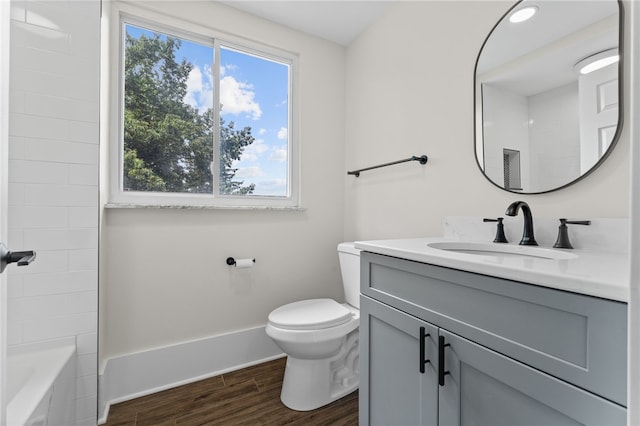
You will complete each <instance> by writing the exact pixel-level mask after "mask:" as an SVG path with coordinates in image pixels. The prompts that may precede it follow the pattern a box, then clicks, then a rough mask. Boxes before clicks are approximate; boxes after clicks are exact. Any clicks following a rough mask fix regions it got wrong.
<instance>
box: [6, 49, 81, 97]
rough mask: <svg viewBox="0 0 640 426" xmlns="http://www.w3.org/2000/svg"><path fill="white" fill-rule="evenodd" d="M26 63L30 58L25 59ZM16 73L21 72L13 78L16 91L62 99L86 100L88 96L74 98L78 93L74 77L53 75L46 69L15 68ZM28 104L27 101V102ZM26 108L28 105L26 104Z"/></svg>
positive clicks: (12, 82)
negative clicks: (74, 94)
mask: <svg viewBox="0 0 640 426" xmlns="http://www.w3.org/2000/svg"><path fill="white" fill-rule="evenodd" d="M24 60H25V61H26V60H28V58H25V59H24ZM13 72H14V73H17V72H19V75H18V76H16V77H15V78H12V81H11V84H12V87H13V89H14V90H21V91H24V92H30V93H40V94H43V95H48V96H57V97H61V98H71V97H78V98H79V99H84V98H86V97H87V96H86V95H81V96H77V95H76V96H73V93H74V92H76V90H75V88H74V85H73V84H74V78H73V76H72V75H64V74H53V73H50V72H48V71H47V69H46V68H44V69H42V68H40V69H39V68H36V69H30V68H19V67H17V66H16V67H14V70H13ZM25 102H26V100H25ZM25 107H26V103H25Z"/></svg>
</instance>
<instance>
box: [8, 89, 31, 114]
mask: <svg viewBox="0 0 640 426" xmlns="http://www.w3.org/2000/svg"><path fill="white" fill-rule="evenodd" d="M9 105H10V106H11V112H15V113H22V114H24V113H25V110H26V107H27V94H26V93H25V91H24V90H17V88H16V87H15V86H14V87H11V89H10V90H9Z"/></svg>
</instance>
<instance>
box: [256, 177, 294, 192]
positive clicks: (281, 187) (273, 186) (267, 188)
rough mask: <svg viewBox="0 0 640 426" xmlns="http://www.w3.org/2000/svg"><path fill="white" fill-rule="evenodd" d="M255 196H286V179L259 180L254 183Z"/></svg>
mask: <svg viewBox="0 0 640 426" xmlns="http://www.w3.org/2000/svg"><path fill="white" fill-rule="evenodd" d="M255 193H256V194H257V195H286V194H287V180H286V179H271V180H261V181H259V182H256V190H255Z"/></svg>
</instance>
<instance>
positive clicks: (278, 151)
mask: <svg viewBox="0 0 640 426" xmlns="http://www.w3.org/2000/svg"><path fill="white" fill-rule="evenodd" d="M287 156H288V150H287V147H286V146H279V147H273V148H272V149H271V155H270V156H269V161H276V162H278V163H284V162H285V161H287Z"/></svg>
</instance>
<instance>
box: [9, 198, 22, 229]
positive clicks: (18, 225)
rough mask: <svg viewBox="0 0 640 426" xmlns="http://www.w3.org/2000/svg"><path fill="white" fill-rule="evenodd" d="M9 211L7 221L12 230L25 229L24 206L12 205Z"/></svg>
mask: <svg viewBox="0 0 640 426" xmlns="http://www.w3.org/2000/svg"><path fill="white" fill-rule="evenodd" d="M8 207H9V208H8V209H7V220H8V224H9V227H10V228H12V229H22V228H24V223H25V222H24V209H25V207H24V205H16V204H10V205H9V206H8Z"/></svg>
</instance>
